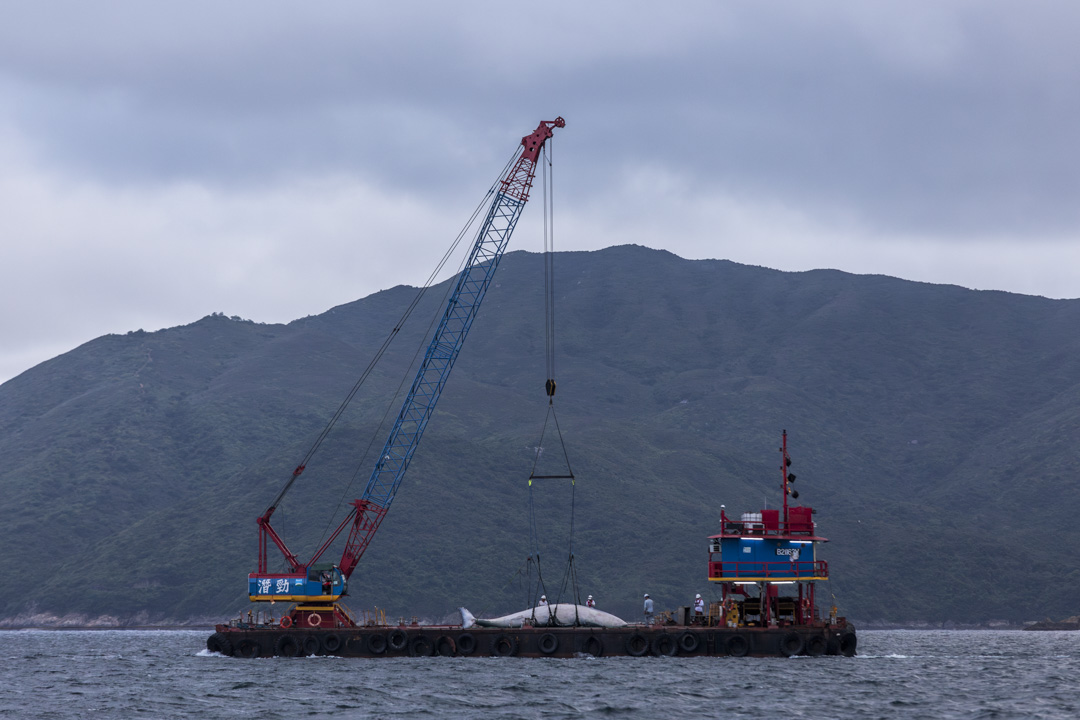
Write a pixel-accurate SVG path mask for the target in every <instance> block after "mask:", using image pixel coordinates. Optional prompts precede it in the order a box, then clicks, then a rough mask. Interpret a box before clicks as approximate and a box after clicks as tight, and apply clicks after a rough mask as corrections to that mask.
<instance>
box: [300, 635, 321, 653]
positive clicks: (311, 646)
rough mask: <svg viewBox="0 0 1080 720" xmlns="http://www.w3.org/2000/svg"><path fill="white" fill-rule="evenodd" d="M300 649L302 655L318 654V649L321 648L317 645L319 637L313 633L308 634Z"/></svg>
mask: <svg viewBox="0 0 1080 720" xmlns="http://www.w3.org/2000/svg"><path fill="white" fill-rule="evenodd" d="M301 649H302V650H303V653H304V655H318V654H319V650H321V649H322V648H321V647H320V646H319V638H318V637H317V636H315V635H308V636H307V637H305V638H304V641H303V642H302V643H301Z"/></svg>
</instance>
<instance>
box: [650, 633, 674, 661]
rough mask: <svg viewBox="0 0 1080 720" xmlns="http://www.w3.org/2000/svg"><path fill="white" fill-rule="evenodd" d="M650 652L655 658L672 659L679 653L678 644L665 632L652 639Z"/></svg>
mask: <svg viewBox="0 0 1080 720" xmlns="http://www.w3.org/2000/svg"><path fill="white" fill-rule="evenodd" d="M652 651H653V655H656V656H657V657H661V656H663V657H673V656H674V655H675V653H677V652H679V643H678V641H677V640H675V638H673V637H671V635H668V634H667V633H666V632H665V633H660V634H659V635H657V636H656V637H654V638H653V639H652Z"/></svg>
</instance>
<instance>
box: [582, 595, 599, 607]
mask: <svg viewBox="0 0 1080 720" xmlns="http://www.w3.org/2000/svg"><path fill="white" fill-rule="evenodd" d="M585 607H591V608H594V607H596V601H595V600H593V599H592V595H590V596H589V599H588V600H586V601H585Z"/></svg>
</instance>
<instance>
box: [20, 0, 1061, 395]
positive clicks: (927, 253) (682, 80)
mask: <svg viewBox="0 0 1080 720" xmlns="http://www.w3.org/2000/svg"><path fill="white" fill-rule="evenodd" d="M1077 28H1080V3H1076V2H1072V1H1068V2H1066V1H1062V2H1039V1H1038V0H1024V1H1023V2H993V1H991V0H978V1H974V0H973V1H971V2H949V1H947V0H926V1H925V2H919V1H917V0H904V1H902V2H875V1H874V0H851V1H850V2H842V1H836V2H830V1H825V0H820V1H811V0H797V1H793V2H768V1H767V0H763V1H759V2H720V1H713V2H674V1H672V0H669V1H668V2H665V3H657V2H630V1H627V0H620V1H618V2H582V1H581V0H577V1H576V2H560V1H557V0H556V1H550V0H549V1H547V2H543V3H510V2H505V1H504V2H478V1H475V0H459V1H458V2H426V3H418V2H401V1H400V0H399V1H398V2H393V3H390V2H377V3H376V2H371V3H366V2H359V1H357V0H350V1H348V2H344V1H343V2H333V1H322V2H314V3H299V2H274V1H272V0H259V1H258V2H254V1H252V2H247V1H237V0H231V1H230V2H225V3H222V2H202V1H199V0H186V1H185V2H183V3H176V2H170V3H164V2H150V1H148V0H137V1H132V2H121V1H118V0H100V1H99V2H95V3H87V2H81V1H79V2H49V1H48V0H44V1H40V2H34V3H15V2H8V3H3V4H2V5H0V247H2V252H3V254H2V258H3V269H4V275H3V281H2V282H0V297H2V302H3V308H4V311H3V314H2V320H0V338H2V344H0V381H3V380H6V379H9V378H11V377H13V376H15V375H17V374H19V373H20V372H23V371H24V370H26V369H28V368H30V367H32V366H33V365H35V364H37V363H39V362H42V361H44V360H46V359H48V358H50V357H53V356H55V355H58V354H60V353H63V352H66V351H68V350H70V349H72V348H74V347H75V346H77V345H79V344H81V343H83V342H86V341H88V340H91V339H93V338H94V337H97V336H99V335H102V334H105V333H124V332H127V331H129V330H135V329H139V328H142V329H145V330H157V329H160V328H162V327H169V326H173V325H180V324H186V323H189V322H193V321H195V320H197V319H198V318H200V317H202V316H204V315H207V314H209V313H211V312H223V313H225V314H227V315H239V316H241V317H244V318H249V319H252V320H256V321H261V322H285V321H289V320H292V319H295V318H298V317H303V316H305V315H310V314H315V313H320V312H323V311H324V310H327V309H328V308H330V307H333V306H334V305H338V304H341V303H345V302H349V301H351V300H355V299H357V298H360V297H363V296H365V295H368V294H370V293H372V292H375V291H377V290H380V289H383V288H387V287H392V286H394V285H397V284H401V283H408V284H414V285H415V284H419V283H421V282H422V281H423V280H424V278H425V277H426V276H427V274H428V272H430V270H431V268H432V267H433V266H434V264H435V262H436V261H437V259H438V257H439V256H440V255H441V254H442V252H443V251H444V250H445V248H446V247H447V246H448V245H449V243H450V241H451V240H452V239H453V237H454V235H455V234H456V232H457V230H458V229H459V227H460V226H461V224H462V223H463V221H464V220H465V219H466V218H467V216H468V215H469V213H470V212H471V210H472V208H473V207H474V206H475V205H476V203H477V202H479V200H480V199H481V197H482V195H483V193H484V192H485V191H486V189H487V187H488V186H489V184H490V183H491V182H492V181H493V180H494V179H495V177H496V176H497V174H498V173H499V171H500V169H501V168H502V167H503V164H504V163H505V161H506V160H507V159H508V158H509V156H510V155H511V153H512V152H513V150H514V148H515V146H516V145H517V144H518V142H519V141H520V138H521V136H523V135H525V134H527V133H529V132H531V131H532V129H533V128H535V127H536V125H537V123H538V122H539V121H540V120H546V119H554V117H555V116H557V115H562V116H563V117H565V118H566V123H567V124H566V128H565V129H563V130H558V131H556V132H557V136H556V138H555V141H554V146H553V153H554V180H555V183H554V184H555V245H556V249H560V250H577V249H590V250H591V249H599V248H603V247H607V246H610V245H616V244H622V243H631V242H632V243H638V244H642V245H647V246H649V247H654V248H664V249H667V250H670V251H672V252H674V253H676V254H678V255H680V256H682V257H686V258H725V259H730V260H734V261H736V262H741V263H748V264H753V265H764V266H767V267H771V268H778V269H782V270H807V269H813V268H837V269H840V270H845V271H849V272H854V273H880V274H886V275H892V276H896V277H901V278H906V279H911V280H920V281H926V282H934V283H950V284H956V285H962V286H964V287H969V288H975V289H996V290H1006V291H1010V292H1016V293H1025V294H1032V295H1045V296H1047V297H1051V298H1076V297H1080V242H1078V240H1080V202H1078V200H1080V192H1078V191H1080V142H1078V141H1080V121H1078V118H1080V42H1077V39H1076V37H1077ZM533 197H534V201H535V200H537V199H538V198H539V195H538V194H534V196H533ZM540 210H541V208H540V203H539V202H534V203H532V204H531V205H530V207H529V208H527V209H526V211H525V216H526V217H525V219H524V220H523V221H522V224H521V225H519V228H518V231H517V233H516V234H515V236H514V238H513V241H512V247H513V248H514V249H525V250H533V251H540V250H542V249H543V241H542V237H541V230H540V227H541V226H540V220H541V217H542V213H541V211H540Z"/></svg>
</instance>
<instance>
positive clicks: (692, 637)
mask: <svg viewBox="0 0 1080 720" xmlns="http://www.w3.org/2000/svg"><path fill="white" fill-rule="evenodd" d="M700 646H701V640H700V639H699V638H698V636H697V633H692V632H690V631H689V630H687V631H686V632H684V633H683V634H682V635H680V636H679V650H681V651H682V652H684V653H692V652H697V649H698V648H699V647H700Z"/></svg>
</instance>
